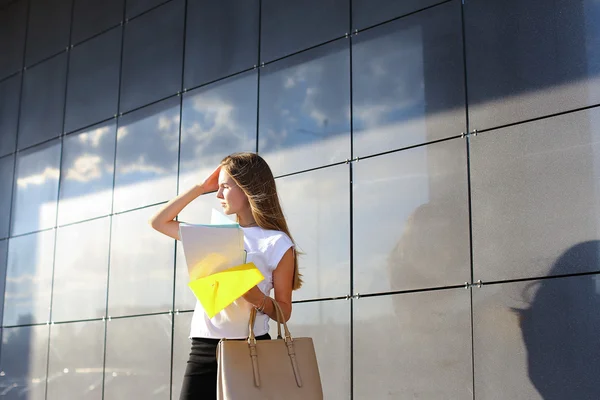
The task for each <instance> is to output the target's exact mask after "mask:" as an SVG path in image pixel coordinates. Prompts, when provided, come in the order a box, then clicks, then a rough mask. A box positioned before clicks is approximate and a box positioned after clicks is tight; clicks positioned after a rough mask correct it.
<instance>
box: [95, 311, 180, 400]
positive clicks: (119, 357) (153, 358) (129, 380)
mask: <svg viewBox="0 0 600 400" xmlns="http://www.w3.org/2000/svg"><path fill="white" fill-rule="evenodd" d="M171 329H172V316H171V315H168V314H165V315H152V316H146V317H135V318H123V319H113V320H112V321H109V322H108V324H107V328H106V366H105V380H104V398H105V399H111V400H131V399H136V398H139V399H168V398H169V387H170V386H171V382H170V380H171V373H170V368H171ZM144 349H145V350H144ZM149 349H151V351H150V350H149Z"/></svg>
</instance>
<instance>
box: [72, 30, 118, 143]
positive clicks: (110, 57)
mask: <svg viewBox="0 0 600 400" xmlns="http://www.w3.org/2000/svg"><path fill="white" fill-rule="evenodd" d="M122 31H123V30H122V29H121V28H116V29H113V30H111V31H109V32H106V33H104V34H102V35H100V36H97V37H95V38H93V39H91V40H89V41H87V42H85V43H82V44H80V45H78V46H76V47H74V48H73V50H71V56H70V59H69V77H68V85H67V100H66V102H67V108H66V113H65V128H64V131H65V132H72V131H74V130H76V129H79V128H82V127H84V126H89V125H91V124H95V123H97V122H99V121H102V120H105V119H107V118H111V117H113V116H114V115H116V113H117V101H118V96H119V70H120V68H121V34H122Z"/></svg>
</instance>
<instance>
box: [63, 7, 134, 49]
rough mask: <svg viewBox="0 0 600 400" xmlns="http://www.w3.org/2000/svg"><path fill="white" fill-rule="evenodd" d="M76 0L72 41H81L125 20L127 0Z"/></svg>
mask: <svg viewBox="0 0 600 400" xmlns="http://www.w3.org/2000/svg"><path fill="white" fill-rule="evenodd" d="M74 1H75V5H74V8H73V33H72V34H71V43H79V42H81V41H82V40H85V39H87V38H89V37H90V36H93V35H96V34H98V33H100V32H102V31H104V30H106V29H108V28H111V27H113V26H116V25H118V24H119V23H120V22H121V21H123V3H124V2H125V0H104V1H102V2H100V1H97V0H74Z"/></svg>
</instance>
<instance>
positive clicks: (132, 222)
mask: <svg viewBox="0 0 600 400" xmlns="http://www.w3.org/2000/svg"><path fill="white" fill-rule="evenodd" d="M159 208H160V207H159V206H155V207H148V208H143V209H141V210H136V211H131V212H128V213H124V214H118V215H115V216H113V223H112V236H111V251H110V278H109V279H110V280H109V285H108V315H109V316H111V317H114V316H123V315H135V314H147V313H156V312H166V311H169V310H172V309H173V268H174V250H175V248H174V244H175V241H174V240H173V239H171V238H167V237H166V236H164V235H161V234H160V233H158V232H156V231H154V230H153V229H151V228H150V226H148V220H149V219H150V217H151V216H152V215H154V214H155V213H156V212H157V211H158V209H159Z"/></svg>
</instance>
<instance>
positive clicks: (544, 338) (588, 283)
mask: <svg viewBox="0 0 600 400" xmlns="http://www.w3.org/2000/svg"><path fill="white" fill-rule="evenodd" d="M599 269H600V241H598V240H594V241H588V242H583V243H579V244H577V245H575V246H573V247H571V248H569V249H568V250H567V251H565V252H564V253H563V254H562V255H561V256H560V257H559V258H558V260H557V261H556V263H555V264H554V265H553V266H552V268H551V270H550V271H549V274H548V275H551V276H554V275H563V274H569V273H572V272H573V271H582V270H586V271H594V270H599ZM533 291H535V293H533ZM527 292H529V293H527ZM523 295H524V297H525V298H528V296H531V295H532V296H533V297H532V299H531V301H530V303H529V304H530V306H529V307H528V308H526V309H514V311H515V312H517V313H518V314H519V317H520V318H519V319H520V326H521V331H522V334H523V341H524V343H525V347H526V350H527V367H528V374H529V379H530V380H531V382H532V383H533V385H534V386H535V388H536V389H537V391H538V392H539V393H540V395H541V396H542V398H543V399H544V400H565V399H577V400H588V399H589V400H592V399H593V400H597V399H600V275H598V274H596V275H583V276H576V277H568V278H561V279H543V280H541V281H536V282H533V283H531V284H530V285H528V286H526V287H525V293H523Z"/></svg>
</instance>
